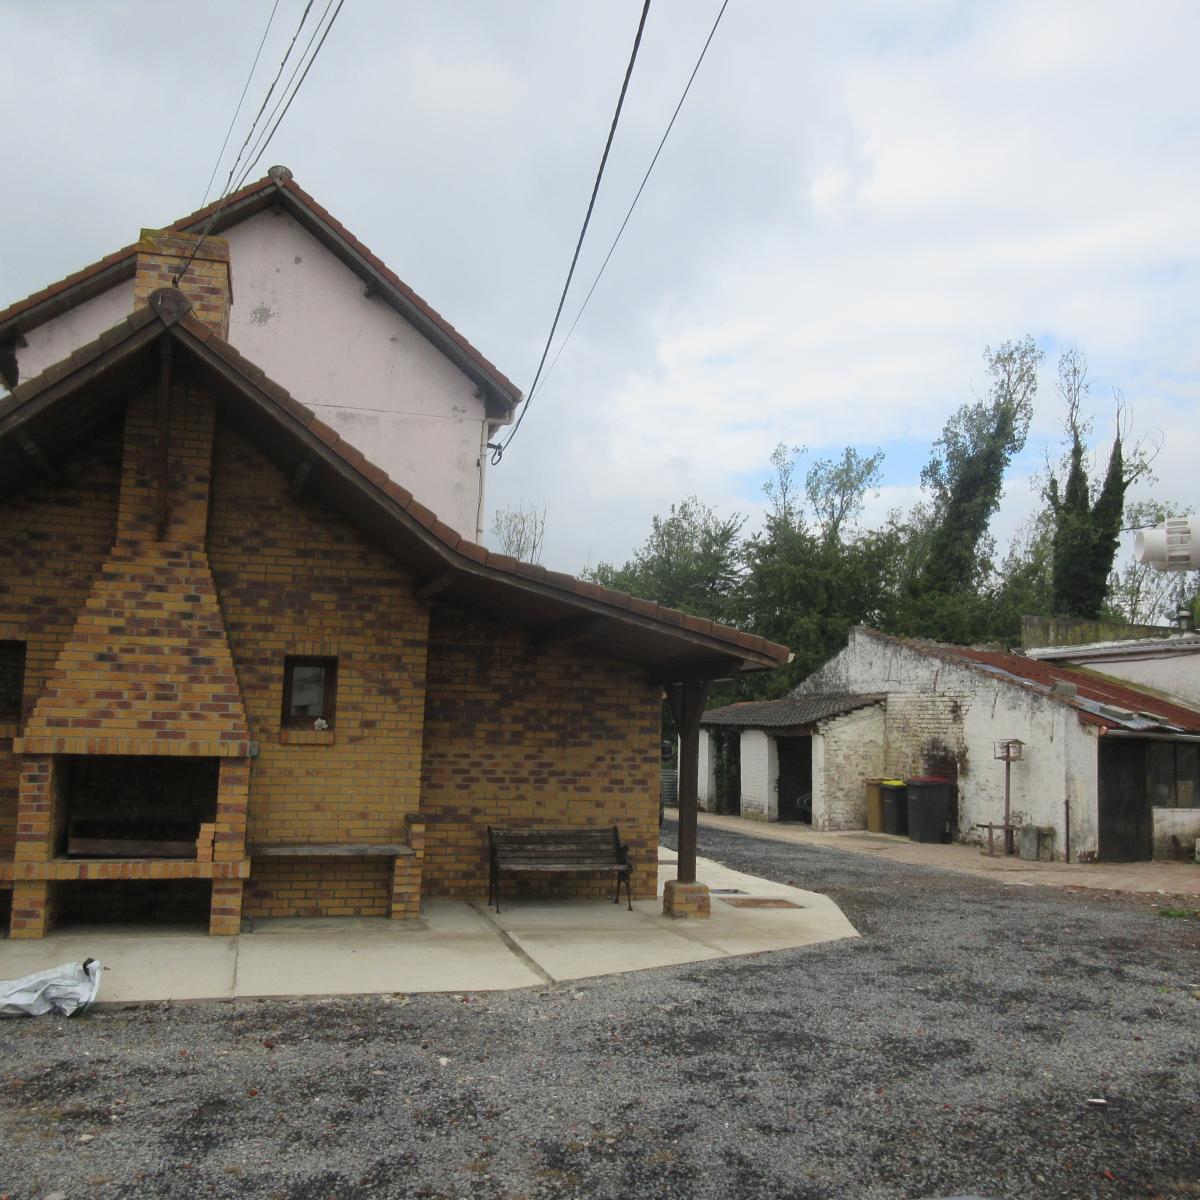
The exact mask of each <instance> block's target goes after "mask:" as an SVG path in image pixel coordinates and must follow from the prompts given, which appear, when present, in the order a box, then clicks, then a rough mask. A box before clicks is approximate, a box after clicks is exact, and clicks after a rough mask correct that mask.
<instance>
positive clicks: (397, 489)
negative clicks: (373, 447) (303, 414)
mask: <svg viewBox="0 0 1200 1200" xmlns="http://www.w3.org/2000/svg"><path fill="white" fill-rule="evenodd" d="M313 420H316V418H315V417H314V418H313ZM383 490H384V491H385V492H386V493H387V494H388V496H390V497H391V499H393V500H395V502H396V503H397V504H398V505H400V507H401V508H407V507H408V506H409V505H410V504H411V503H412V498H413V494H412V492H410V491H409V490H408V488H406V487H401V486H400V485H399V484H398V483H397V482H396V481H395V480H394V479H389V480H388V481H387V483H385V484H384V485H383Z"/></svg>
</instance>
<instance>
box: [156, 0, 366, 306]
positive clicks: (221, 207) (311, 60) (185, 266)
mask: <svg viewBox="0 0 1200 1200" xmlns="http://www.w3.org/2000/svg"><path fill="white" fill-rule="evenodd" d="M332 2H333V0H329V3H330V4H332ZM344 3H345V0H338V6H337V8H336V9H335V10H334V13H333V16H332V17H331V18H330V20H329V23H328V24H327V25H326V26H325V32H324V33H323V34H322V36H321V40H320V41H319V42H318V43H317V48H316V49H315V50H314V51H313V52H312V55H311V57H310V58H309V60H308V64H307V66H305V68H304V73H303V74H302V75H301V76H300V79H299V81H298V82H297V83H296V86H295V87H294V88H293V89H292V92H291V94H290V95H289V96H288V98H287V103H286V104H285V105H284V108H283V112H282V113H280V115H279V118H278V120H276V121H275V123H274V125H272V126H271V129H270V132H269V133H268V134H267V137H266V140H265V141H262V143H261V146H259V144H258V143H255V145H256V147H257V148H258V153H257V155H256V156H255V158H254V159H253V161H252V162H250V163H249V165H248V166H247V168H246V170H245V172H243V174H242V176H241V177H240V179H239V181H238V184H237V187H241V186H242V184H243V183H244V182H245V179H246V176H247V175H248V174H249V172H250V170H251V169H253V167H254V165H255V164H256V163H257V162H258V160H259V159H260V158H261V157H262V156H263V154H264V153H265V152H266V149H267V147H268V146H269V145H270V144H271V139H272V138H273V137H274V136H275V131H276V130H277V129H278V128H279V126H280V123H281V122H282V121H283V118H284V117H286V116H287V113H288V109H289V108H291V106H292V101H293V100H295V98H296V93H297V92H299V91H300V88H301V86H302V85H303V83H304V81H305V79H307V78H308V72H309V71H310V70H311V69H312V65H313V63H314V62H316V60H317V55H318V54H320V52H321V47H322V46H324V45H325V39H326V38H327V37H328V36H329V31H330V30H331V29H332V28H333V23H334V21H336V20H337V17H338V13H340V12H341V11H342V5H343V4H344ZM312 5H313V0H308V3H307V4H306V5H305V8H304V13H303V15H302V16H301V18H300V25H299V26H297V28H296V32H295V34H294V35H293V36H292V41H291V43H290V44H289V46H288V49H287V53H286V54H285V55H284V56H283V61H282V62H281V63H280V64H279V70H278V72H276V75H275V79H274V80H273V81H272V83H271V87H270V88H268V89H267V95H266V96H265V97H264V98H263V102H262V105H261V106H260V108H259V110H258V114H257V115H256V116H255V118H254V122H253V124H252V125H251V127H250V132H249V133H247V135H246V141H245V142H243V143H242V150H241V151H239V152H238V159H237V160H235V161H234V166H233V168H232V169H231V170H230V173H229V178H228V179H227V180H226V181H225V191H224V193H223V198H222V200H221V203H220V204H219V205H217V207H216V208H215V209H214V210H213V214H212V216H210V217H209V219H208V221H207V222H206V223H205V226H204V230H203V232H202V233H201V234H200V237H199V239H198V240H197V242H196V244H195V246H193V247H192V252H191V254H189V255H188V258H187V261H186V262H185V263H184V264H183V266H182V267H181V268H180V270H179V271H178V272H177V273H176V275H175V278H174V283H175V286H176V287H178V286H179V281H180V280H181V279H182V278H183V276H184V274H185V273H186V272H187V269H188V267H190V266H191V265H192V263H193V261H194V260H195V258H196V255H197V254H198V253H199V250H200V247H201V246H202V245H203V244H204V239H205V238H206V237H208V235H209V232H210V231H211V230H212V227H213V226H214V225H215V224H216V221H217V218H218V217H219V216H220V215H221V213H222V212H224V210H225V206H226V205H227V204H228V203H229V198H230V196H232V195H233V194H234V193H235V192H236V191H237V187H235V188H232V189H231V188H230V183H231V181H232V177H233V171H234V170H236V169H237V165H238V161H239V160H240V159H241V156H242V152H243V151H244V150H245V148H246V145H247V144H248V143H249V142H250V139H251V137H252V136H253V134H254V126H255V125H257V124H258V120H259V118H260V117H261V116H262V114H263V112H264V111H265V110H266V107H267V103H268V101H269V100H270V98H271V93H272V92H273V91H274V88H275V84H276V83H278V82H279V77H280V76H281V75H282V74H283V68H284V66H285V65H286V63H287V60H288V57H289V55H290V54H291V52H292V46H294V45H295V43H296V39H297V38H298V37H299V36H300V30H301V29H302V28H303V26H304V22H305V19H306V18H307V17H308V12H309V9H311V8H312ZM328 11H329V4H326V6H325V12H328ZM322 19H324V14H322ZM319 27H320V26H319V23H318V28H319ZM308 45H309V46H311V45H312V38H311V37H310V38H309V40H308ZM307 49H308V47H307V46H306V47H305V53H307ZM301 61H303V56H301ZM295 75H296V72H295V71H294V70H293V72H292V74H291V76H290V77H289V79H288V84H289V85H290V83H291V80H292V79H294V78H295ZM284 90H285V92H286V90H287V89H286V86H285V89H284ZM277 109H278V105H276V108H275V109H272V116H273V115H274V113H275V111H276V110H277ZM269 120H270V118H268V121H269ZM260 141H261V136H260Z"/></svg>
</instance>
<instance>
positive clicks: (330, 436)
mask: <svg viewBox="0 0 1200 1200" xmlns="http://www.w3.org/2000/svg"><path fill="white" fill-rule="evenodd" d="M308 428H309V432H310V433H315V434H316V435H317V437H319V438H320V439H321V441H323V442H324V443H325V445H327V446H329V447H334V446H336V445H337V444H338V442H339V441H340V440H341V439H340V437H339V436H338V431H337V430H336V429H334V428H333V426H332V425H326V424H325V422H324V421H322V420H321V418H320V417H313V419H312V421H311V422H310V423H309V426H308Z"/></svg>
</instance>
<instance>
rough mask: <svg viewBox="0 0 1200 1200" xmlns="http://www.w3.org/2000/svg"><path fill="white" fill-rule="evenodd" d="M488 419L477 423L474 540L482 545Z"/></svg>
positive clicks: (485, 418)
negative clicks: (477, 457) (477, 452)
mask: <svg viewBox="0 0 1200 1200" xmlns="http://www.w3.org/2000/svg"><path fill="white" fill-rule="evenodd" d="M487 446H488V420H487V417H484V419H483V420H482V421H481V422H480V423H479V460H478V464H477V465H478V467H479V502H478V503H477V504H476V505H475V541H476V543H477V544H478V545H483V473H484V471H485V470H487Z"/></svg>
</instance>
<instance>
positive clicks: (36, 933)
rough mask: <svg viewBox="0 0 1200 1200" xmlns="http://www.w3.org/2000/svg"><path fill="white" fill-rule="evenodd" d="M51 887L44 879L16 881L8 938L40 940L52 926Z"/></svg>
mask: <svg viewBox="0 0 1200 1200" xmlns="http://www.w3.org/2000/svg"><path fill="white" fill-rule="evenodd" d="M52 887H53V885H52V884H51V883H50V882H49V881H48V880H45V879H18V880H17V881H16V882H15V883H14V884H13V898H12V921H11V922H10V924H9V930H8V936H9V937H10V938H40V937H45V936H46V934H47V933H49V932H50V928H51V926H52V925H53V905H52V903H51V901H52V899H53V891H52V890H51V889H52Z"/></svg>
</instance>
